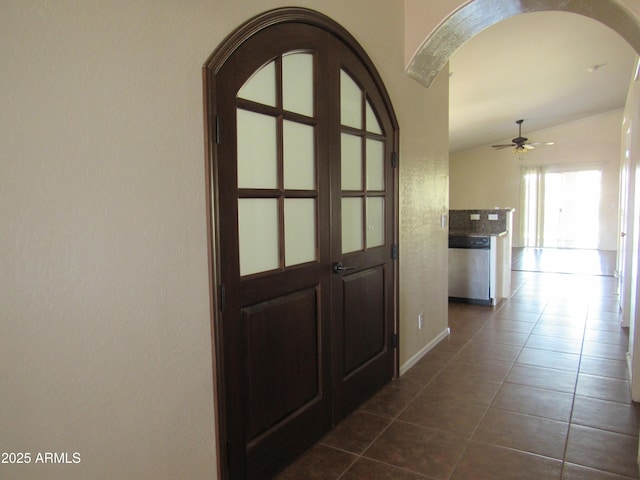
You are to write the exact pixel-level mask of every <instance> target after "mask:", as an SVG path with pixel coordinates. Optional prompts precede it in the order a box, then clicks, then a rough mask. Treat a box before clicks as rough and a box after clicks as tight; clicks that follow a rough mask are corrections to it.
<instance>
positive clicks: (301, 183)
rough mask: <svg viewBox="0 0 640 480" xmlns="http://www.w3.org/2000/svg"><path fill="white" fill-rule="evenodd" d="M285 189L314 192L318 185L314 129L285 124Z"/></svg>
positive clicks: (302, 125)
mask: <svg viewBox="0 0 640 480" xmlns="http://www.w3.org/2000/svg"><path fill="white" fill-rule="evenodd" d="M283 137H284V138H283V143H284V148H283V155H284V188H287V189H291V190H313V189H315V185H316V173H315V170H316V168H315V166H316V163H315V138H314V127H311V126H309V125H304V124H301V123H296V122H289V121H286V120H285V121H284V122H283Z"/></svg>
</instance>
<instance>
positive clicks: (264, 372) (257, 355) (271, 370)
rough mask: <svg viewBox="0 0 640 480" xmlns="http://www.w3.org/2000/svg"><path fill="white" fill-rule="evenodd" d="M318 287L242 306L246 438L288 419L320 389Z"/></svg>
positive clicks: (316, 394) (251, 437)
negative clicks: (245, 386)
mask: <svg viewBox="0 0 640 480" xmlns="http://www.w3.org/2000/svg"><path fill="white" fill-rule="evenodd" d="M319 290H320V288H319V286H318V287H316V288H312V289H306V290H303V291H301V292H297V293H292V294H288V295H285V296H283V297H280V298H277V299H273V300H269V301H267V302H261V303H259V304H257V305H253V306H250V307H246V308H243V309H242V317H243V322H244V327H245V331H246V332H247V344H246V349H245V357H246V359H247V364H248V369H247V379H246V384H247V385H248V389H247V395H248V402H249V415H250V416H249V419H248V422H247V423H248V427H247V433H248V435H249V438H250V439H253V438H255V437H256V436H258V435H259V434H261V433H263V432H265V431H266V430H267V429H269V428H271V427H272V426H273V425H276V424H277V423H278V422H284V421H287V420H288V418H289V417H290V416H291V415H293V414H295V413H296V412H297V410H298V409H299V408H300V407H302V406H304V405H306V404H307V403H308V402H310V401H312V400H313V399H314V398H316V397H317V396H318V395H319V394H320V392H321V388H320V385H319V365H320V363H321V362H320V358H319V353H320V348H319V341H320V334H319V333H320V332H319V326H320V302H319V301H318V298H319V293H320V292H319ZM292 338H295V339H296V341H295V342H291V339H292Z"/></svg>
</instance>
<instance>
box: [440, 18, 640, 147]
mask: <svg viewBox="0 0 640 480" xmlns="http://www.w3.org/2000/svg"><path fill="white" fill-rule="evenodd" d="M635 58H636V54H635V52H634V50H633V49H632V48H631V46H629V44H628V43H627V42H626V41H625V40H624V39H622V37H620V36H619V35H618V34H617V33H616V32H614V31H613V30H611V29H610V28H608V27H606V26H604V25H602V24H601V23H599V22H596V21H595V20H592V19H590V18H587V17H584V16H581V15H577V14H572V13H564V12H538V13H528V14H523V15H518V16H516V17H512V18H510V19H508V20H505V21H503V22H500V23H498V24H496V25H494V26H492V27H490V28H488V29H486V30H484V31H483V32H481V33H480V34H478V35H476V36H475V37H473V38H472V39H471V40H470V41H468V42H467V43H466V44H464V45H463V46H462V47H460V48H459V49H458V50H457V51H456V53H455V54H454V55H453V57H452V58H451V60H450V79H449V89H450V100H449V111H450V118H449V129H450V151H451V152H452V153H455V152H460V151H464V150H469V149H471V148H475V147H479V146H487V148H490V147H489V145H491V144H494V143H504V142H505V141H508V140H510V139H511V138H513V137H516V136H517V133H518V126H517V125H516V123H515V121H516V120H518V119H524V124H523V130H522V133H523V136H525V137H529V140H530V141H533V142H535V141H553V139H550V138H535V136H531V135H527V132H536V131H537V130H541V129H545V128H550V127H553V126H557V125H561V124H564V123H569V122H571V121H575V120H578V119H580V118H584V117H588V116H592V115H597V114H599V113H603V112H608V111H611V110H616V109H621V108H623V106H624V103H625V99H626V95H627V90H628V87H629V82H630V81H631V79H632V78H633V75H634V74H635V71H634V67H635Z"/></svg>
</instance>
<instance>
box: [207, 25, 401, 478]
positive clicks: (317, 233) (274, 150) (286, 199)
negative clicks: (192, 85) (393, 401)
mask: <svg viewBox="0 0 640 480" xmlns="http://www.w3.org/2000/svg"><path fill="white" fill-rule="evenodd" d="M287 18H289V20H287V21H285V22H284V23H277V22H276V23H273V22H272V19H268V20H267V24H266V26H264V27H263V28H256V27H255V26H252V27H251V28H249V31H250V32H251V34H247V32H240V33H238V36H237V37H233V36H232V38H231V39H230V40H229V41H230V43H231V45H232V47H233V49H232V52H227V51H224V52H223V53H221V55H220V57H221V59H220V62H219V64H218V63H216V66H215V67H210V68H211V70H209V72H208V75H209V76H208V77H207V81H208V86H207V93H208V95H209V96H212V97H213V100H212V103H211V105H210V108H211V109H212V112H211V118H213V119H214V120H211V121H210V127H209V135H210V137H211V138H212V139H215V141H214V142H211V145H210V148H212V149H213V152H214V156H213V159H214V160H213V162H212V166H211V168H212V171H213V173H214V184H215V187H216V189H215V192H212V194H213V198H215V199H216V200H217V202H216V203H215V207H216V209H215V221H214V225H215V226H216V229H215V234H216V235H217V245H218V250H217V251H216V252H215V253H216V255H217V257H218V259H219V272H218V278H219V288H220V290H219V291H220V295H219V298H220V301H219V302H218V305H217V306H218V312H217V317H218V320H217V323H216V324H215V327H216V330H215V335H216V341H217V348H218V349H219V352H220V355H219V356H218V362H219V365H220V366H219V368H218V374H219V375H220V377H221V380H220V382H219V393H220V398H221V399H223V402H221V404H220V405H219V409H220V418H221V421H220V428H221V442H220V444H221V449H222V451H223V454H222V456H221V458H226V460H227V461H226V462H225V465H224V466H223V476H225V477H227V478H229V479H245V478H246V479H267V478H271V477H272V476H273V475H274V474H275V473H277V471H278V470H280V469H281V468H282V467H283V466H285V465H286V464H287V463H288V462H290V461H291V460H293V459H294V458H295V457H296V456H297V455H298V454H299V453H301V452H302V451H304V450H305V449H306V448H307V447H309V446H310V445H312V444H313V443H314V442H316V441H317V440H319V439H320V438H321V436H322V435H323V434H324V433H326V432H327V431H328V430H329V429H330V428H331V426H332V425H334V424H336V423H337V422H338V421H339V420H340V419H341V418H343V417H344V416H345V415H346V414H347V413H348V412H349V411H351V410H353V409H354V408H356V407H357V406H358V405H359V404H360V403H362V402H363V401H364V400H366V398H368V397H369V396H370V395H372V394H373V393H375V391H376V390H377V389H379V388H380V387H381V386H382V385H384V384H385V383H386V382H388V381H389V380H391V378H392V377H393V374H394V365H395V357H396V353H397V352H396V351H395V350H394V348H393V347H392V342H391V339H392V335H393V333H394V325H395V324H394V321H395V296H394V295H395V278H396V271H395V268H396V267H395V264H394V261H393V259H392V258H391V245H392V243H393V239H394V238H395V236H396V232H395V216H394V210H395V208H396V206H395V195H396V191H395V176H394V175H395V174H394V172H393V169H392V167H391V158H392V155H393V152H394V151H395V150H396V143H397V126H396V124H395V119H394V118H392V111H391V110H390V103H389V102H388V97H386V93H384V92H383V91H382V90H381V89H380V87H381V83H376V82H379V80H375V81H374V75H373V73H372V72H374V70H373V69H372V66H371V65H370V64H367V65H365V64H364V63H362V62H363V61H362V58H365V57H366V56H365V55H364V52H361V51H360V55H356V51H358V49H357V48H349V47H346V46H344V45H343V44H342V41H341V40H340V39H339V38H338V37H336V36H334V35H332V34H331V33H329V31H328V29H327V25H326V24H323V25H322V26H321V27H319V26H314V25H313V22H312V21H306V22H304V23H296V22H291V21H290V17H287ZM341 78H342V79H341ZM376 78H377V77H376ZM343 84H344V89H345V92H350V94H351V95H352V97H351V98H350V100H349V101H348V102H346V104H345V105H343V106H341V104H340V95H341V93H340V92H341V85H343ZM342 117H344V118H345V122H346V124H345V125H343V126H341V120H340V119H341V118H342ZM341 139H342V140H341ZM342 141H344V142H345V143H344V146H342V145H341V142H342ZM341 156H342V157H344V160H342V157H341ZM343 166H344V169H343ZM343 170H344V174H343ZM343 245H344V246H345V248H343ZM343 251H345V252H346V251H348V252H350V253H345V254H343ZM341 261H343V262H355V264H356V268H355V269H354V270H348V271H346V272H344V273H338V274H336V273H333V272H334V271H333V268H332V267H333V264H335V263H336V262H341Z"/></svg>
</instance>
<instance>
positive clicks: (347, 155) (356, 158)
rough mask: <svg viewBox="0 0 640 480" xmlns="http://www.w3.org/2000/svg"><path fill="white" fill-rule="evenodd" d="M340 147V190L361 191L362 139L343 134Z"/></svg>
mask: <svg viewBox="0 0 640 480" xmlns="http://www.w3.org/2000/svg"><path fill="white" fill-rule="evenodd" d="M341 145H342V146H341V149H342V150H341V162H340V168H341V174H340V175H341V179H342V190H362V139H361V138H360V137H356V136H355V135H349V134H347V133H343V134H342V142H341Z"/></svg>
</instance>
